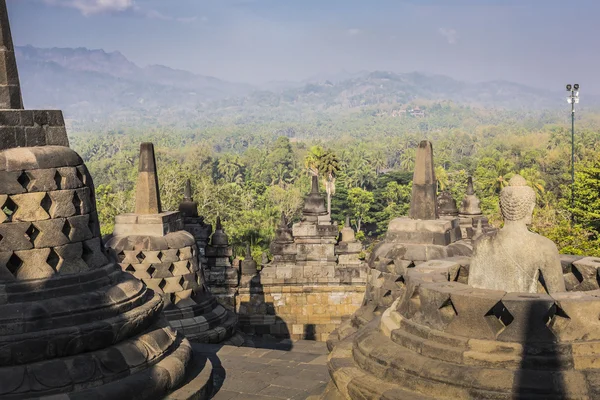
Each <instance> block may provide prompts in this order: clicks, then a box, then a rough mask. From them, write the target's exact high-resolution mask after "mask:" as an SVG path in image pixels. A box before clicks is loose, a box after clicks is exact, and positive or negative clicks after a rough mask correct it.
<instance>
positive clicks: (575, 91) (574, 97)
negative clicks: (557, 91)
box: [567, 83, 579, 223]
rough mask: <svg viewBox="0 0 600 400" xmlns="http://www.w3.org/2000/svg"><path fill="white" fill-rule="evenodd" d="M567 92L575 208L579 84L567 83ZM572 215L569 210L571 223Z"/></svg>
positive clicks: (572, 200)
mask: <svg viewBox="0 0 600 400" xmlns="http://www.w3.org/2000/svg"><path fill="white" fill-rule="evenodd" d="M567 92H571V95H570V96H569V97H567V102H568V103H569V104H570V105H571V209H574V208H575V104H577V103H579V84H578V83H576V84H574V85H573V86H571V85H567ZM573 220H574V216H573V212H571V223H573Z"/></svg>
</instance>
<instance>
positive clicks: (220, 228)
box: [215, 215, 223, 231]
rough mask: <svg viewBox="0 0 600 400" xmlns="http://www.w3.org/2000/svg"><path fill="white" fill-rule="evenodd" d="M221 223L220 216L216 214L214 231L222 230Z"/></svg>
mask: <svg viewBox="0 0 600 400" xmlns="http://www.w3.org/2000/svg"><path fill="white" fill-rule="evenodd" d="M222 230H223V225H222V224H221V216H220V215H217V223H216V224H215V231H222Z"/></svg>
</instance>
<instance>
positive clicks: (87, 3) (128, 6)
mask: <svg viewBox="0 0 600 400" xmlns="http://www.w3.org/2000/svg"><path fill="white" fill-rule="evenodd" d="M43 1H44V3H46V4H50V5H54V6H61V7H70V8H75V9H77V10H79V11H81V13H82V14H83V15H91V14H98V13H103V12H122V11H127V10H132V9H134V8H136V5H135V2H134V0H43Z"/></svg>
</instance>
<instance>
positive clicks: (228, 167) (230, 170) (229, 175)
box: [217, 155, 241, 182]
mask: <svg viewBox="0 0 600 400" xmlns="http://www.w3.org/2000/svg"><path fill="white" fill-rule="evenodd" d="M240 169H241V165H240V163H239V159H238V157H237V156H232V155H226V156H225V157H222V158H221V159H219V164H218V166H217V170H218V171H219V173H220V174H221V175H223V177H224V178H225V180H226V181H227V182H236V181H239V178H240V174H239V172H240Z"/></svg>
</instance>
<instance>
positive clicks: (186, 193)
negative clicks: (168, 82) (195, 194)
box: [183, 179, 194, 201]
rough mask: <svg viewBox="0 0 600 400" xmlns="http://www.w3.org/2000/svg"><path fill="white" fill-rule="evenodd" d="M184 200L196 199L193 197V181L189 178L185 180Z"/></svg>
mask: <svg viewBox="0 0 600 400" xmlns="http://www.w3.org/2000/svg"><path fill="white" fill-rule="evenodd" d="M183 200H185V201H194V199H193V198H192V182H191V181H190V180H189V179H186V181H185V189H184V191H183Z"/></svg>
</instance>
